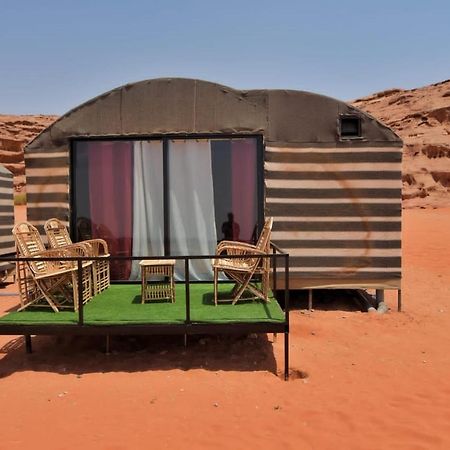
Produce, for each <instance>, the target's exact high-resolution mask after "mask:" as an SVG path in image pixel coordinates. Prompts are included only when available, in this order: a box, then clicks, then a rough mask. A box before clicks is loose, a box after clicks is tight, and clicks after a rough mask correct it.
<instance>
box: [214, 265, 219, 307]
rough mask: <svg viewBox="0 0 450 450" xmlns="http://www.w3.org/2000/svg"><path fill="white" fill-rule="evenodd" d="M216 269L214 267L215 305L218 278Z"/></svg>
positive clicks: (215, 302) (215, 303)
mask: <svg viewBox="0 0 450 450" xmlns="http://www.w3.org/2000/svg"><path fill="white" fill-rule="evenodd" d="M217 272H218V270H217V269H216V268H214V305H216V306H217V279H218V278H219V275H218V273H217Z"/></svg>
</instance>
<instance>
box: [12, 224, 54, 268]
mask: <svg viewBox="0 0 450 450" xmlns="http://www.w3.org/2000/svg"><path fill="white" fill-rule="evenodd" d="M12 233H13V235H14V240H15V241H16V247H17V253H18V254H19V256H23V257H30V256H35V255H36V254H38V253H40V252H43V251H45V250H46V249H45V245H44V243H43V242H42V239H41V236H40V235H39V231H38V230H37V228H36V227H34V226H33V225H31V223H28V222H20V223H18V224H17V225H15V226H14V228H13V229H12ZM30 265H31V266H32V267H33V269H34V270H35V271H36V272H45V271H46V270H47V262H46V261H38V262H36V263H34V262H33V263H32V264H30Z"/></svg>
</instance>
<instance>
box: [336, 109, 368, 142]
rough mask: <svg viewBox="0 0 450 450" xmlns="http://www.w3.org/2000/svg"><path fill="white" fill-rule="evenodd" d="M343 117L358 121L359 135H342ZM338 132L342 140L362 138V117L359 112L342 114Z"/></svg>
mask: <svg viewBox="0 0 450 450" xmlns="http://www.w3.org/2000/svg"><path fill="white" fill-rule="evenodd" d="M343 119H355V120H357V122H358V134H357V135H349V136H346V135H342V120H343ZM338 134H339V139H340V140H341V141H349V140H350V141H351V140H361V139H363V135H362V118H361V116H359V115H358V114H340V115H339V120H338Z"/></svg>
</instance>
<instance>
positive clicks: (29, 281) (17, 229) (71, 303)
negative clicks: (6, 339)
mask: <svg viewBox="0 0 450 450" xmlns="http://www.w3.org/2000/svg"><path fill="white" fill-rule="evenodd" d="M12 232H13V235H14V239H15V241H16V249H17V254H18V256H19V257H20V256H21V257H27V258H30V257H34V258H35V259H34V260H32V261H28V262H23V261H19V262H18V263H17V274H18V284H19V292H20V303H21V307H20V308H19V311H20V310H23V309H25V308H27V307H29V306H31V305H35V306H38V305H41V304H42V303H43V304H44V305H47V304H48V305H50V306H51V308H52V309H53V311H55V312H58V311H59V309H60V308H65V307H69V308H71V309H72V308H73V309H74V310H75V311H76V310H78V300H79V299H78V268H77V263H76V261H57V260H56V261H43V260H42V258H64V257H74V256H84V249H83V248H82V247H80V246H73V247H71V248H68V249H53V250H46V249H45V246H44V244H43V242H42V240H41V237H40V235H39V232H38V230H37V229H36V228H35V227H34V226H33V225H31V224H29V223H28V222H21V223H18V224H17V225H15V226H14V228H13V231H12ZM91 266H92V263H91V262H84V263H83V266H82V275H81V276H82V280H81V284H82V289H83V291H82V300H83V303H86V302H87V301H89V300H90V299H91V297H92V286H91V277H90V272H91Z"/></svg>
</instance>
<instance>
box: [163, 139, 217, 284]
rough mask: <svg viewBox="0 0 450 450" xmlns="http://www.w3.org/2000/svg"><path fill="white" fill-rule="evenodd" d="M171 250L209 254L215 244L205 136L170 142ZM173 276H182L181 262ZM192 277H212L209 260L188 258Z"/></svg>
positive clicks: (210, 179) (212, 202)
mask: <svg viewBox="0 0 450 450" xmlns="http://www.w3.org/2000/svg"><path fill="white" fill-rule="evenodd" d="M169 196H170V197H169V203H170V212H169V214H170V251H171V254H172V255H212V254H214V253H215V248H216V245H217V233H216V222H215V214H214V191H213V177H212V165H211V145H210V142H209V141H206V140H199V141H197V140H195V139H190V140H186V141H184V140H174V141H172V140H171V141H170V143H169ZM175 276H176V278H177V279H178V280H179V279H184V265H183V264H182V262H180V263H177V265H176V268H175ZM190 277H191V279H192V280H211V279H212V269H211V261H210V260H204V259H201V260H190Z"/></svg>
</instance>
